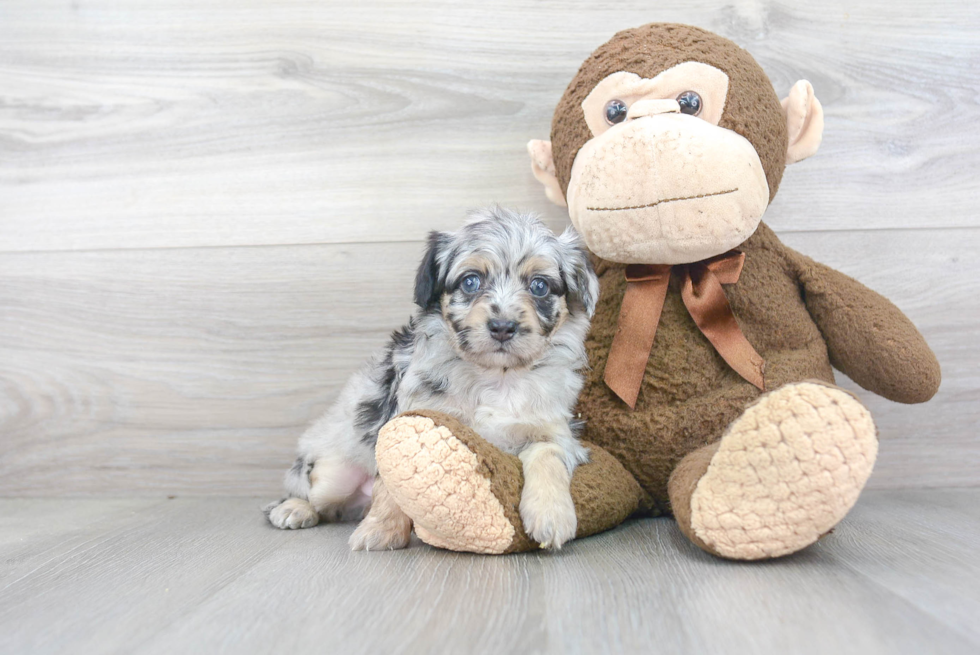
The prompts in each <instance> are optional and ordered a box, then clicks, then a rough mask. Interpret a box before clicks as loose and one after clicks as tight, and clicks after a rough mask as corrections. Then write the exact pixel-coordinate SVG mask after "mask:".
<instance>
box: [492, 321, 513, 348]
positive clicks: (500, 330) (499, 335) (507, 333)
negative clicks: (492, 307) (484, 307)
mask: <svg viewBox="0 0 980 655" xmlns="http://www.w3.org/2000/svg"><path fill="white" fill-rule="evenodd" d="M487 327H488V328H490V336H492V337H493V338H494V339H496V340H497V341H499V342H500V343H503V342H505V341H510V340H511V339H512V338H513V337H514V335H515V334H517V321H502V320H500V319H499V318H492V319H490V321H489V322H488V323H487Z"/></svg>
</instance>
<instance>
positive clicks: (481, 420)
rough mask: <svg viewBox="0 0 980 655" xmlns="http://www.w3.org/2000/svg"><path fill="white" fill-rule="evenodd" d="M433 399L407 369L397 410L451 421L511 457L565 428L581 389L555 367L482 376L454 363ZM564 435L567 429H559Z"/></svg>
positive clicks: (418, 377)
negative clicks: (424, 412) (446, 417)
mask: <svg viewBox="0 0 980 655" xmlns="http://www.w3.org/2000/svg"><path fill="white" fill-rule="evenodd" d="M449 368H451V369H452V371H451V374H450V375H449V376H447V378H446V380H445V381H444V382H445V384H444V386H443V387H442V388H440V390H439V392H438V393H432V390H431V384H428V385H427V384H426V383H425V381H424V378H423V376H422V375H421V374H420V373H421V371H420V370H418V371H417V370H416V369H415V367H414V366H409V369H408V370H407V371H406V375H405V379H404V380H403V382H402V387H401V393H400V394H399V410H400V411H407V410H411V409H432V410H437V411H441V412H445V413H447V414H450V415H452V416H455V417H456V418H458V419H459V420H460V421H462V422H463V423H464V424H466V425H468V426H470V427H471V428H473V430H474V431H476V433H477V434H479V435H480V436H481V437H483V438H484V439H486V440H487V441H489V442H490V443H491V444H493V445H494V446H496V447H498V448H500V449H501V450H504V451H507V452H510V453H515V454H516V453H517V452H519V451H520V450H521V449H522V448H524V447H525V446H527V445H528V444H529V443H531V442H534V441H539V440H543V439H546V438H550V437H551V436H552V435H554V433H555V432H556V431H560V430H561V429H562V426H567V425H568V421H569V420H570V419H571V415H570V412H569V410H568V409H567V408H568V407H571V406H572V405H573V404H574V402H575V398H576V396H577V395H578V392H579V391H580V389H581V381H580V378H579V377H578V376H577V375H574V374H570V372H569V371H568V370H567V369H562V368H559V367H557V366H544V367H540V368H536V369H508V370H506V371H504V370H487V369H484V368H479V367H476V366H473V365H471V364H467V363H466V362H461V361H459V360H456V362H455V363H454V364H453V365H451V366H450V367H449ZM565 429H567V428H565Z"/></svg>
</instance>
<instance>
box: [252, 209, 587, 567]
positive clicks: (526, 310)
mask: <svg viewBox="0 0 980 655" xmlns="http://www.w3.org/2000/svg"><path fill="white" fill-rule="evenodd" d="M597 294H598V281H597V280H596V277H595V274H594V273H593V272H592V268H591V265H590V263H589V259H588V255H587V253H586V251H585V250H584V247H583V246H582V244H581V242H580V240H579V237H578V235H577V234H576V233H575V232H574V231H573V230H572V229H571V228H569V229H568V230H566V231H565V232H564V233H563V234H562V235H560V236H555V235H554V234H553V233H552V232H551V231H550V230H549V229H548V228H547V227H546V226H545V225H544V224H542V223H541V222H540V221H539V220H538V219H536V218H535V217H533V216H530V215H525V214H520V213H517V212H513V211H508V210H505V209H500V208H491V209H487V210H483V211H480V212H476V213H474V214H472V215H471V217H470V220H469V221H468V222H467V223H466V224H465V225H464V226H463V227H462V228H461V229H460V230H458V231H457V232H454V233H447V232H433V233H431V234H430V236H429V244H428V250H427V252H426V254H425V257H424V259H423V261H422V264H421V266H420V267H419V271H418V276H417V278H416V282H415V302H416V304H418V306H419V309H418V310H416V312H415V315H414V316H413V317H412V318H411V320H410V321H409V323H408V325H406V326H405V327H403V328H402V329H400V330H398V331H396V332H395V333H394V334H393V335H392V337H391V341H390V342H389V343H388V346H387V347H386V348H385V350H384V352H383V354H381V355H380V356H378V357H376V358H375V359H373V360H372V361H371V362H369V363H368V365H367V366H366V367H365V368H364V369H363V370H361V371H360V372H358V373H356V374H354V375H353V376H352V377H351V378H350V380H349V381H348V382H347V385H346V386H345V387H344V389H343V391H342V392H341V394H340V397H339V398H338V400H337V401H336V403H335V404H334V405H333V406H332V407H331V408H330V409H329V410H328V411H327V413H326V414H325V415H324V416H323V417H322V418H320V419H319V420H318V421H317V422H316V423H315V424H314V425H313V426H312V427H310V428H309V429H308V430H307V431H306V433H305V434H303V436H302V437H301V438H300V441H299V449H298V453H299V457H298V458H297V460H296V463H295V464H294V465H293V467H292V468H291V469H290V470H289V472H288V473H287V474H286V491H287V493H288V497H287V498H285V499H284V500H282V501H280V502H278V503H273V504H272V505H270V506H269V507H268V508H266V512H267V514H268V517H269V521H270V522H271V523H272V524H273V525H274V526H276V527H278V528H284V529H285V528H307V527H310V526H313V525H316V524H317V523H318V522H319V521H320V520H321V519H326V520H330V521H336V520H351V519H357V518H360V517H361V516H362V515H363V513H364V509H365V508H366V507H368V506H369V505H370V511H369V512H368V514H367V516H366V517H365V518H364V520H363V521H362V522H361V524H360V525H359V526H358V528H357V530H356V531H355V532H354V534H353V535H352V536H351V539H350V545H351V548H353V549H355V550H359V549H368V550H378V549H384V548H389V549H391V548H403V547H405V545H406V544H407V543H408V541H409V537H410V535H411V530H412V522H411V520H410V519H409V518H408V517H407V516H405V514H404V513H403V512H402V511H401V510H400V509H399V508H398V507H397V505H395V503H394V502H393V501H392V500H391V498H390V496H389V495H388V494H387V492H386V491H385V489H384V485H383V483H382V482H381V480H380V479H379V480H375V474H376V472H377V466H376V464H375V457H374V446H375V442H376V441H377V437H378V430H379V429H380V428H381V426H383V425H384V424H385V423H387V422H388V421H389V420H390V419H392V418H393V417H394V416H396V415H397V414H399V413H400V412H404V411H408V410H418V409H429V410H438V411H440V412H445V413H447V414H450V415H452V416H454V417H456V418H457V419H459V420H460V421H462V422H463V423H464V424H466V425H468V426H470V427H471V428H473V429H474V430H475V431H476V432H477V433H478V434H480V435H481V436H482V437H483V438H484V439H486V440H487V441H489V442H490V443H492V444H493V445H495V446H497V447H498V448H500V449H502V450H505V451H507V452H510V453H514V454H516V455H518V456H519V457H520V458H521V460H522V462H523V466H524V475H525V483H524V489H523V492H522V497H521V506H520V512H521V519H522V521H523V522H524V526H525V529H526V530H527V532H528V534H529V535H530V536H531V538H533V539H534V540H536V541H538V542H540V543H541V544H542V546H544V547H549V548H560V547H561V545H562V544H563V543H564V542H566V541H568V540H570V539H572V538H573V537H574V536H575V530H576V519H575V508H574V506H573V505H572V498H571V495H570V493H569V483H570V480H571V475H572V472H573V471H574V469H575V467H576V466H577V465H579V464H582V463H584V462H586V461H587V460H588V451H587V450H586V449H585V448H584V447H582V446H581V445H580V444H579V442H578V440H577V438H576V429H575V424H574V420H573V416H572V410H573V408H574V406H575V402H576V399H577V397H578V394H579V391H580V390H581V388H582V376H581V374H580V370H581V369H582V368H583V367H585V366H586V355H585V348H584V341H585V335H586V332H587V331H588V329H589V319H590V318H591V316H592V312H593V310H594V309H595V302H596V297H597Z"/></svg>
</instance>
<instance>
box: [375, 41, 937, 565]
mask: <svg viewBox="0 0 980 655" xmlns="http://www.w3.org/2000/svg"><path fill="white" fill-rule="evenodd" d="M822 129H823V112H822V109H821V107H820V103H819V102H818V101H817V99H816V98H815V97H814V95H813V89H812V87H811V86H810V84H809V83H808V82H805V81H801V82H798V83H797V84H796V85H795V86H794V87H793V88H792V90H791V91H790V94H789V97H788V98H786V99H785V100H783V101H782V102H781V103H780V101H779V99H778V98H777V96H776V94H775V92H774V91H773V88H772V84H771V83H770V81H769V79H768V78H767V77H766V75H765V73H764V72H763V71H762V69H761V68H760V67H759V65H758V64H757V63H756V62H755V60H754V59H753V58H752V57H751V56H750V55H749V54H748V53H747V52H745V51H744V50H742V49H741V48H739V47H738V46H737V45H735V44H734V43H732V42H731V41H728V40H726V39H723V38H721V37H719V36H717V35H715V34H712V33H710V32H706V31H704V30H701V29H698V28H694V27H688V26H684V25H673V24H651V25H645V26H643V27H639V28H636V29H632V30H626V31H623V32H620V33H618V34H616V35H615V36H614V37H613V38H612V39H611V40H610V41H609V42H608V43H606V44H605V45H603V46H601V47H600V48H599V49H598V50H596V51H595V52H594V53H593V54H592V55H591V56H590V57H589V58H588V59H587V60H586V61H585V63H583V64H582V67H581V69H580V70H579V72H578V74H577V75H576V76H575V78H574V79H573V80H572V82H571V84H569V86H568V89H567V90H566V91H565V94H564V96H563V97H562V99H561V101H560V102H559V104H558V108H557V109H556V111H555V115H554V121H553V123H552V131H551V141H550V142H545V141H532V142H531V143H530V144H529V145H528V149H529V151H530V153H531V156H532V168H533V171H534V174H535V176H536V177H537V178H538V180H540V181H541V182H542V183H543V184H544V186H545V189H546V193H547V195H548V197H549V198H550V199H551V200H553V201H555V202H557V203H559V204H562V205H565V204H566V200H567V206H568V209H569V215H570V217H571V220H572V223H573V224H574V226H575V227H576V228H577V229H578V231H579V232H580V233H581V235H582V237H583V238H584V240H585V242H586V244H587V245H588V246H589V248H590V249H591V250H592V252H593V253H594V254H595V256H596V259H595V265H596V272H597V273H598V275H599V278H600V284H601V296H600V300H599V306H598V309H597V311H596V314H595V318H594V320H593V325H592V331H591V334H590V337H589V340H588V344H587V345H588V351H589V356H590V364H591V370H590V372H589V374H588V378H587V381H586V385H585V390H584V391H583V394H582V396H581V399H580V412H581V416H582V418H583V419H584V421H585V425H586V427H585V434H584V439H585V440H587V441H588V442H590V447H591V449H592V456H591V459H592V461H591V462H590V463H589V464H587V465H584V466H582V467H579V468H578V469H577V470H576V472H575V474H574V476H573V478H572V494H573V498H574V500H575V505H576V511H577V515H578V521H579V523H578V536H579V537H581V536H584V535H587V534H591V533H594V532H599V531H601V530H604V529H608V528H611V527H613V526H615V525H617V524H618V523H620V522H621V521H623V520H624V519H625V518H626V517H627V516H629V515H630V514H632V513H633V512H634V511H636V510H641V511H646V512H648V513H654V514H658V513H667V512H669V513H672V514H673V515H674V517H675V518H676V520H677V522H678V524H679V526H680V528H681V530H682V531H683V532H684V534H685V535H687V536H688V537H689V538H690V539H691V541H693V542H694V543H695V544H697V545H698V546H700V547H701V548H703V549H705V550H707V551H709V552H711V553H715V554H717V555H720V556H723V557H728V558H734V559H760V558H768V557H778V556H781V555H786V554H789V553H793V552H796V551H798V550H800V549H801V548H804V547H806V546H808V545H809V544H811V543H813V542H814V541H816V540H817V539H818V538H819V537H820V536H821V535H823V534H825V533H826V532H828V531H829V530H830V529H831V528H833V526H834V525H836V524H837V523H838V522H839V521H840V520H841V518H843V517H844V515H845V514H846V513H847V512H848V511H849V510H850V508H851V507H852V506H853V505H854V502H855V501H856V500H857V497H858V494H859V493H860V492H861V489H862V488H863V487H864V484H865V482H866V481H867V479H868V476H869V475H870V473H871V469H872V466H873V465H874V460H875V456H876V453H877V439H876V430H875V426H874V423H873V422H872V420H871V416H870V414H869V413H868V411H867V410H866V409H865V408H864V406H863V405H862V404H861V403H860V402H859V401H858V400H857V399H856V398H855V397H854V396H853V395H851V394H850V393H847V392H846V391H843V390H841V389H839V388H838V387H836V386H834V374H833V371H832V370H831V367H832V366H833V367H834V368H837V369H839V370H840V371H843V372H844V373H845V374H847V375H848V376H849V377H850V378H851V379H853V380H854V381H855V382H857V383H858V384H859V385H861V386H862V387H864V388H865V389H868V390H870V391H873V392H875V393H877V394H880V395H882V396H884V397H886V398H889V399H891V400H894V401H897V402H903V403H918V402H924V401H926V400H928V399H929V398H931V397H932V396H933V394H935V392H936V390H937V388H938V387H939V381H940V372H939V364H938V363H937V361H936V358H935V356H934V355H933V353H932V352H931V351H930V349H929V347H928V345H926V343H925V341H924V340H923V338H922V336H921V335H920V334H919V333H918V331H916V329H915V327H914V326H913V325H912V324H911V323H910V322H909V320H908V319H907V318H906V317H905V316H904V315H903V314H902V312H901V311H899V310H898V309H897V308H896V307H895V306H894V305H892V304H891V303H890V302H889V301H888V300H886V299H885V298H883V297H881V296H879V295H878V294H876V293H875V292H873V291H871V290H869V289H867V288H866V287H864V286H862V285H861V284H860V283H858V282H856V281H855V280H852V279H851V278H849V277H847V276H845V275H842V274H841V273H838V272H836V271H834V270H832V269H830V268H827V267H826V266H823V265H822V264H818V263H817V262H815V261H813V260H812V259H809V258H808V257H805V256H804V255H801V254H799V253H797V252H794V251H793V250H791V249H789V248H787V247H786V246H784V245H783V244H782V243H780V241H779V239H777V238H776V235H775V234H773V232H772V230H770V229H769V228H768V227H767V226H766V225H765V224H763V223H761V219H762V215H763V213H764V212H765V210H766V208H767V207H768V205H769V202H770V201H771V200H772V198H773V196H775V194H776V189H777V188H778V186H779V182H780V179H781V178H782V175H783V170H784V168H785V166H786V164H789V163H793V162H796V161H799V160H801V159H803V158H805V157H808V156H809V155H811V154H813V153H814V152H815V151H816V149H817V147H818V145H819V143H820V138H821V133H822ZM377 456H378V467H379V471H380V474H381V476H382V478H383V479H384V481H385V483H386V485H387V488H388V490H389V491H390V492H391V493H392V495H393V496H394V497H395V499H396V500H397V501H398V502H399V504H400V505H401V506H402V509H404V510H405V511H406V513H407V514H408V515H409V516H410V517H411V518H412V519H413V520H414V521H415V525H416V531H417V533H418V534H419V536H420V538H421V539H422V540H423V541H426V542H427V543H430V544H432V545H435V546H440V547H445V548H450V549H454V550H462V551H473V552H486V553H503V552H514V551H519V550H526V549H529V548H532V547H534V546H535V545H536V544H534V543H533V542H532V541H531V540H529V539H528V537H527V535H526V534H525V532H524V530H523V528H522V526H521V521H520V516H519V514H518V510H517V508H518V504H519V501H520V490H521V482H522V477H521V468H520V461H519V460H518V459H517V458H516V457H514V456H511V455H507V454H504V453H502V452H500V451H499V450H497V449H495V448H494V447H493V446H490V445H489V444H488V443H487V442H485V441H483V440H482V439H481V438H480V437H479V436H478V435H475V434H473V433H472V431H470V430H468V429H467V428H466V427H465V426H462V425H460V424H458V423H457V422H455V421H454V420H452V419H450V418H448V417H445V416H441V415H438V414H432V413H424V412H423V413H417V414H413V415H409V416H401V417H398V418H396V419H395V420H393V421H392V422H391V423H389V424H388V425H387V426H385V428H384V429H383V430H382V433H381V436H380V438H379V441H378V447H377Z"/></svg>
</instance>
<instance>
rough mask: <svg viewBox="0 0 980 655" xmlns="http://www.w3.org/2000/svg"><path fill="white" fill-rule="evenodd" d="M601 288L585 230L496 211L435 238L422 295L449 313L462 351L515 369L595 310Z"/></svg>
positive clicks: (422, 274)
mask: <svg viewBox="0 0 980 655" xmlns="http://www.w3.org/2000/svg"><path fill="white" fill-rule="evenodd" d="M596 292H597V283H596V281H595V276H594V274H593V273H592V271H591V268H590V266H589V262H588V258H587V257H586V255H585V252H584V250H583V248H582V246H581V244H580V242H579V240H578V237H577V235H575V234H574V233H573V232H566V233H565V234H563V235H562V236H561V237H556V236H555V235H554V234H552V233H551V231H550V230H548V229H547V227H545V226H544V225H543V224H542V223H540V222H539V221H537V220H536V219H533V218H531V217H528V216H523V215H520V214H514V213H511V212H508V211H506V210H501V209H495V210H491V211H490V212H487V213H483V214H479V215H477V216H476V217H475V219H474V220H473V221H471V222H470V223H468V224H467V225H466V226H464V227H463V228H462V229H461V230H460V231H459V232H456V233H454V234H448V233H433V234H432V235H431V236H430V246H429V253H427V256H426V259H425V261H423V265H422V267H421V269H420V271H419V279H418V280H417V284H416V301H417V302H419V304H420V305H422V306H423V307H424V308H426V309H428V310H429V311H438V312H440V313H441V315H442V317H443V318H444V319H445V321H446V324H447V325H448V326H449V328H450V329H451V330H452V333H453V335H454V337H455V338H454V346H455V348H456V350H457V352H458V353H459V355H460V356H461V357H463V358H464V359H466V360H468V361H471V362H473V363H476V364H478V365H480V366H484V367H487V368H512V367H525V366H530V365H532V364H533V363H534V362H535V361H537V360H538V359H540V358H541V357H542V356H543V355H544V354H545V352H546V351H547V349H548V346H549V345H550V341H551V337H552V336H553V335H554V334H555V333H556V332H557V331H558V330H560V329H561V327H562V325H563V324H564V323H565V322H566V321H567V320H568V319H569V318H570V317H571V316H574V315H582V316H585V317H586V318H587V317H588V316H591V313H592V310H593V309H594V304H595V294H596ZM420 294H421V295H420Z"/></svg>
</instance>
